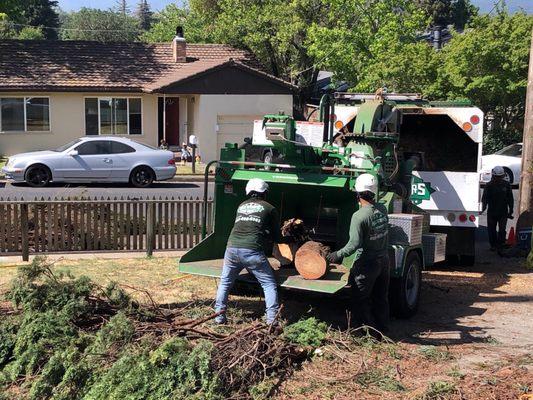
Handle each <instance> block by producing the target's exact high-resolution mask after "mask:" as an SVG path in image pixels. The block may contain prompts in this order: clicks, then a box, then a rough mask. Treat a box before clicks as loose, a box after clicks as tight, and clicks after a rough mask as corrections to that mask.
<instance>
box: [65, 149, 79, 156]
mask: <svg viewBox="0 0 533 400" xmlns="http://www.w3.org/2000/svg"><path fill="white" fill-rule="evenodd" d="M67 154H68V155H69V156H71V157H76V156H77V155H78V154H79V153H78V150H70V151H69V152H68V153H67Z"/></svg>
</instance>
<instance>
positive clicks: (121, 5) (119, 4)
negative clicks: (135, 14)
mask: <svg viewBox="0 0 533 400" xmlns="http://www.w3.org/2000/svg"><path fill="white" fill-rule="evenodd" d="M115 10H116V11H117V12H119V13H121V14H122V15H127V14H129V13H130V8H129V7H128V2H127V1H126V0H116V1H115Z"/></svg>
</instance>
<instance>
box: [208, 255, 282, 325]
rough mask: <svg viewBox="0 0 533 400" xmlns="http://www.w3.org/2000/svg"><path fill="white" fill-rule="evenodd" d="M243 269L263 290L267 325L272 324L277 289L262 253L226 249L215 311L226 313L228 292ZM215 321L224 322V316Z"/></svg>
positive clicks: (276, 302)
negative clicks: (252, 276) (253, 277)
mask: <svg viewBox="0 0 533 400" xmlns="http://www.w3.org/2000/svg"><path fill="white" fill-rule="evenodd" d="M243 268H246V270H247V271H248V272H249V273H251V274H253V275H254V276H255V277H256V279H257V281H258V282H259V284H260V285H261V287H262V288H263V293H264V294H265V303H266V319H267V323H269V324H270V323H272V322H274V320H275V318H276V315H277V313H278V310H279V304H278V289H277V285H276V279H275V277H274V271H273V270H272V267H271V266H270V263H269V262H268V260H267V258H266V256H265V254H264V253H263V252H262V251H255V250H249V249H239V248H235V247H228V248H227V249H226V254H224V266H223V267H222V276H221V277H220V285H219V286H218V291H217V299H216V303H215V311H216V312H219V311H226V309H227V307H228V295H229V292H230V290H231V288H232V287H233V284H234V283H235V279H237V276H239V273H240V272H241V271H242V269H243ZM216 321H217V322H218V323H224V322H226V315H225V314H222V315H219V316H218V317H217V318H216Z"/></svg>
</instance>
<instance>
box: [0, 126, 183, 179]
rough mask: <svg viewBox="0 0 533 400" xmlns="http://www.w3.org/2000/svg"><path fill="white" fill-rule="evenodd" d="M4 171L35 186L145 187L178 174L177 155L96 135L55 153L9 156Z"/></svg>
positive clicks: (56, 150) (78, 140)
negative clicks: (99, 184)
mask: <svg viewBox="0 0 533 400" xmlns="http://www.w3.org/2000/svg"><path fill="white" fill-rule="evenodd" d="M2 172H3V173H4V174H5V176H6V178H7V179H10V180H11V181H14V182H27V183H28V185H30V186H33V187H42V186H46V185H47V184H48V183H49V182H130V183H131V184H132V185H133V186H135V187H139V188H145V187H148V186H150V185H151V184H152V182H153V181H156V180H157V181H162V180H167V179H171V178H172V177H173V176H174V175H175V173H176V165H175V161H174V153H172V152H171V151H168V150H159V149H156V148H154V147H151V146H148V145H145V144H142V143H139V142H136V141H134V140H131V139H128V138H121V137H113V136H95V137H84V138H80V139H76V140H74V141H72V142H70V143H68V144H66V145H64V146H61V147H59V148H57V149H55V150H47V151H34V152H30V153H22V154H16V155H14V156H11V157H9V159H8V161H7V163H6V165H5V167H4V168H2Z"/></svg>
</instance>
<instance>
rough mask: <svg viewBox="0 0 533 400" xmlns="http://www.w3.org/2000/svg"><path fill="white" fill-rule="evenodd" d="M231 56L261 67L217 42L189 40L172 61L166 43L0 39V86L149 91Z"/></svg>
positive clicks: (3, 87)
mask: <svg viewBox="0 0 533 400" xmlns="http://www.w3.org/2000/svg"><path fill="white" fill-rule="evenodd" d="M230 59H233V60H235V61H237V62H238V63H239V64H243V65H245V66H246V67H249V68H252V69H253V70H259V71H261V70H262V67H261V65H260V64H259V63H258V61H257V60H256V59H255V58H254V57H253V56H251V55H250V54H249V53H247V52H246V51H243V50H239V49H235V48H233V47H231V46H227V45H220V44H187V62H186V63H176V62H174V60H173V58H172V49H171V45H170V43H156V44H148V43H137V42H136V43H100V42H89V41H33V40H3V41H0V91H10V90H19V91H20V90H45V91H63V90H64V91H133V92H139V91H152V90H155V89H157V88H159V87H161V86H164V85H163V84H169V83H170V82H175V81H179V80H182V79H186V78H188V77H190V76H193V75H197V74H199V73H201V72H204V71H206V70H209V69H210V68H214V67H217V66H220V65H223V64H225V63H227V62H228V61H229V60H230ZM261 74H263V75H264V76H265V77H267V78H270V79H277V78H274V77H272V76H270V75H267V74H265V73H263V72H261ZM279 81H280V82H283V81H281V80H279Z"/></svg>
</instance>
